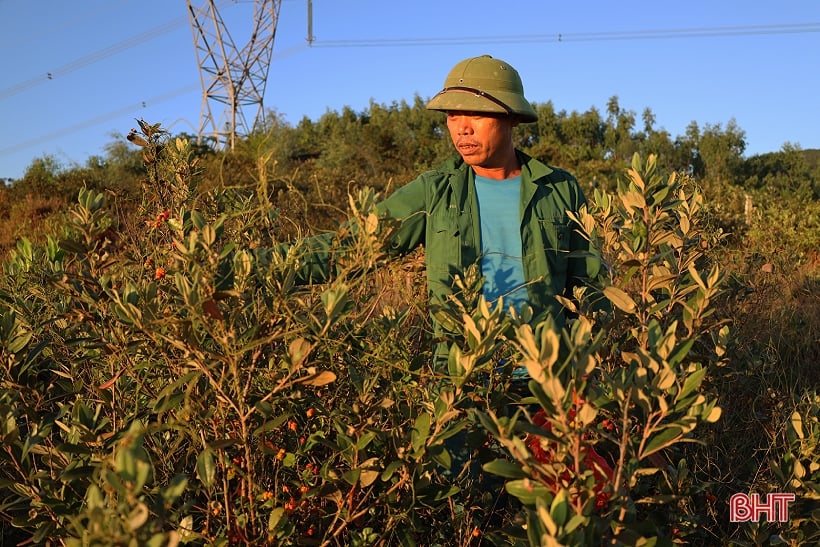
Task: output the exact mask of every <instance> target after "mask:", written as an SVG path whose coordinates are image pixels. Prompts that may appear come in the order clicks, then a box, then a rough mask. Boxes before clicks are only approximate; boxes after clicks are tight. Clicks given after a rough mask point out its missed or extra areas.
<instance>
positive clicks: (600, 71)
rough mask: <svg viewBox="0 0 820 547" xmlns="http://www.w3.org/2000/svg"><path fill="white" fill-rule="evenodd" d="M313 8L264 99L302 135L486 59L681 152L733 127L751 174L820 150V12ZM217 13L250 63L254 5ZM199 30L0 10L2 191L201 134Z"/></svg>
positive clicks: (544, 1) (282, 50)
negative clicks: (627, 118) (162, 140)
mask: <svg viewBox="0 0 820 547" xmlns="http://www.w3.org/2000/svg"><path fill="white" fill-rule="evenodd" d="M191 4H192V5H193V6H194V7H196V8H201V7H203V6H205V5H206V2H205V0H191ZM308 4H309V2H308V0H281V5H280V11H279V17H278V21H277V27H276V35H275V40H274V47H273V56H272V59H271V62H270V66H269V73H268V79H267V84H266V87H265V94H264V108H265V109H266V110H271V111H274V112H276V114H277V115H278V116H280V117H281V118H282V119H284V120H285V121H286V122H288V123H290V124H292V125H295V124H297V123H298V122H299V121H300V120H301V119H302V118H304V117H308V118H310V119H312V120H318V119H319V118H320V117H321V116H322V115H323V114H325V113H326V112H329V111H336V112H339V111H341V110H342V109H343V108H345V107H350V108H352V109H353V110H354V111H356V112H362V111H364V110H366V109H367V108H368V107H369V105H370V104H371V102H375V103H377V104H384V105H390V104H393V103H400V102H401V101H407V102H410V103H411V102H412V101H413V100H414V98H415V97H416V96H419V97H422V98H424V99H427V98H429V97H431V96H433V95H434V94H435V93H436V92H437V91H438V90H439V89H440V88H441V86H442V84H443V82H444V78H445V76H446V75H447V72H449V70H450V69H451V68H452V67H453V65H455V64H456V63H457V62H459V61H460V60H462V59H465V58H467V57H473V56H477V55H482V54H489V55H492V56H493V57H496V58H500V59H503V60H505V61H507V62H508V63H510V64H512V65H513V66H514V67H515V68H516V69H517V70H518V72H519V73H520V75H521V77H522V80H523V82H524V90H525V95H526V97H527V99H528V100H530V101H531V102H536V103H546V102H548V101H551V102H552V104H553V106H554V108H555V110H556V111H557V112H561V111H564V112H567V113H572V112H579V113H583V112H587V111H589V110H590V109H593V108H594V109H597V110H598V111H599V112H601V113H602V114H605V113H606V109H607V103H608V102H609V100H610V99H611V98H612V97H617V99H618V103H619V105H620V107H621V108H622V109H624V110H627V111H632V112H634V113H635V116H636V122H637V126H638V127H639V128H640V127H642V125H643V123H642V121H641V120H642V118H641V116H642V113H643V112H644V110H646V109H649V110H651V111H652V113H653V114H654V116H655V126H654V127H655V129H658V130H665V131H667V132H668V133H669V134H670V136H671V137H672V138H674V137H676V136H679V135H684V134H685V133H686V128H687V127H688V126H689V125H690V124H691V123H692V122H696V123H697V124H698V125H699V127H700V128H701V129H703V128H704V127H705V126H707V125H710V126H719V127H720V128H723V129H725V128H726V127H727V125H728V124H730V123H734V124H735V125H736V126H737V127H738V128H739V129H740V130H742V131H743V132H744V133H745V136H746V151H745V155H746V156H747V157H748V156H751V155H754V154H763V153H767V152H774V151H778V150H781V149H782V147H783V146H784V145H790V146H797V147H800V148H802V149H813V148H820V130H818V128H820V106H818V101H819V100H820V99H818V98H819V97H820V66H819V65H820V1H818V0H780V1H778V2H771V1H768V0H688V1H686V2H672V1H658V0H643V1H639V0H619V1H617V2H616V1H612V0H587V1H584V0H574V1H572V2H568V1H566V0H562V1H560V2H559V1H554V0H506V1H498V0H495V1H489V0H470V1H462V0H410V1H404V2H398V1H395V2H390V1H387V0H312V10H311V11H312V18H311V20H310V24H309V18H308ZM216 5H217V8H218V11H219V14H220V16H221V17H222V19H223V21H224V23H225V27H226V28H227V30H228V32H229V33H230V36H231V39H232V40H233V42H234V44H235V46H236V47H237V48H238V49H242V48H243V47H244V46H245V45H246V43H247V42H248V41H249V39H250V29H251V25H252V23H253V1H252V0H221V1H218V2H216ZM188 14H189V10H188V7H187V3H186V1H184V0H0V52H2V58H3V65H4V67H3V70H2V72H0V120H2V122H0V180H2V179H19V178H21V177H22V176H23V175H24V173H25V171H26V169H27V168H28V167H29V166H30V165H31V164H32V162H33V161H34V160H35V159H37V158H50V159H51V160H53V161H55V162H56V163H57V165H59V166H60V168H64V169H70V168H73V167H77V166H83V165H85V164H86V163H87V162H88V160H89V158H92V157H94V156H104V155H105V151H106V146H108V145H110V144H111V143H114V142H117V141H118V140H121V139H123V138H124V136H125V135H126V134H127V133H128V132H129V130H130V129H131V128H133V127H136V125H137V124H136V121H135V120H137V119H142V120H145V121H146V122H149V123H152V124H153V123H160V124H161V125H162V127H164V128H165V129H167V130H168V131H169V132H171V133H172V134H176V133H181V132H185V133H189V134H197V133H198V132H199V128H200V126H201V116H202V106H203V100H202V96H203V91H202V84H201V80H200V68H199V63H198V61H197V56H196V52H195V48H194V32H193V29H192V26H191V22H190V18H189V15H188ZM309 28H311V29H312V40H308V29H309ZM212 108H214V107H213V103H212ZM220 108H224V107H220ZM244 110H245V112H246V115H247V113H250V114H249V115H250V116H251V117H252V116H253V115H254V114H255V110H253V109H252V107H245V109H244ZM214 112H215V113H214V116H216V117H220V116H221V114H222V112H221V111H218V110H215V111H214Z"/></svg>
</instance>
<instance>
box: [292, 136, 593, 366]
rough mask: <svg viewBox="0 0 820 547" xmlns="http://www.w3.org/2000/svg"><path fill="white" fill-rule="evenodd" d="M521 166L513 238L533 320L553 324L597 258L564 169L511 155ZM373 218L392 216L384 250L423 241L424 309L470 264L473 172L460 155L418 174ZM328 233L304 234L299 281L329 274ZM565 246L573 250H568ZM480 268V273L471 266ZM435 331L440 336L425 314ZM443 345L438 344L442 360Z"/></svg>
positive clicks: (580, 198)
mask: <svg viewBox="0 0 820 547" xmlns="http://www.w3.org/2000/svg"><path fill="white" fill-rule="evenodd" d="M517 153H518V158H519V161H520V163H521V199H520V216H521V242H522V251H523V257H522V259H523V266H524V276H525V278H526V280H527V281H528V286H527V289H528V293H529V303H530V306H532V308H533V310H534V312H535V317H536V318H537V319H541V318H543V317H545V316H546V315H548V314H549V315H552V316H553V318H554V319H555V320H556V322H557V324H558V325H559V326H560V325H561V324H563V319H564V315H563V311H562V307H561V305H560V304H559V302H558V301H557V300H556V299H555V298H554V296H555V295H564V296H571V291H572V287H573V286H575V285H579V284H582V283H584V282H585V280H588V279H594V278H596V277H597V276H598V274H599V270H600V260H599V259H598V258H597V256H596V255H595V254H594V253H590V252H589V251H590V249H589V242H588V241H587V240H586V239H584V238H583V237H582V236H581V235H580V234H579V233H578V232H577V231H576V230H574V229H573V223H572V221H570V219H569V217H568V215H567V211H578V210H579V208H580V207H581V205H583V204H584V203H585V202H586V199H585V197H584V195H583V192H582V191H581V188H580V187H579V185H578V182H577V181H576V179H575V178H574V177H573V176H572V175H570V174H569V173H568V172H566V171H564V170H561V169H557V168H554V167H549V166H547V165H545V164H543V163H541V162H540V161H538V160H536V159H534V158H531V157H529V156H527V155H526V154H524V153H522V152H520V151H519V152H517ZM378 212H379V215H380V216H382V217H389V218H392V219H396V220H398V221H399V226H398V229H397V230H396V232H395V234H394V235H393V236H392V238H391V239H390V240H389V241H388V242H387V244H388V249H387V251H388V252H389V253H390V254H391V255H403V254H406V253H409V252H411V251H412V250H413V249H415V248H416V247H417V246H418V245H424V246H425V251H426V253H425V255H426V270H427V287H428V293H429V295H428V296H429V299H430V305H431V309H434V308H435V306H436V305H437V304H440V303H443V302H444V301H445V300H446V299H447V296H448V295H449V294H452V292H453V289H452V287H453V279H454V276H455V275H456V274H459V273H461V272H463V271H464V270H465V269H466V268H467V267H468V266H470V265H472V264H475V263H477V261H478V259H479V254H480V249H481V227H480V226H481V225H480V222H479V216H478V203H477V201H476V193H475V175H474V173H473V170H472V169H471V168H470V166H469V165H467V164H466V163H464V161H463V160H462V159H461V158H460V157H454V158H452V159H450V160H448V161H447V162H445V163H444V164H442V165H441V166H439V167H437V168H436V169H433V170H430V171H427V172H425V173H423V174H421V175H419V176H418V177H417V178H416V179H414V180H413V181H411V182H409V183H408V184H406V185H404V186H402V187H401V188H399V189H398V190H396V191H395V192H394V193H393V194H392V195H390V197H388V198H387V199H385V200H384V201H382V202H381V203H380V204H379V205H378ZM332 239H333V234H323V235H322V236H318V237H316V238H311V241H310V242H309V244H307V245H305V247H304V248H303V250H304V251H305V252H306V253H307V254H306V255H303V256H302V264H303V267H302V268H301V270H302V271H301V273H302V277H303V279H302V281H303V282H307V283H310V282H324V281H326V280H327V279H328V278H329V276H330V271H329V270H330V269H331V268H332V266H331V263H332V262H333V261H332V260H331V255H330V253H331V250H330V249H331V248H333V247H334V246H333V245H332ZM572 251H576V252H574V253H572V254H570V253H571V252H572ZM479 271H480V270H479ZM433 326H434V330H435V334H436V335H437V336H438V335H441V334H442V333H443V329H442V326H441V325H439V324H438V323H437V322H436V321H435V318H433ZM442 352H444V354H445V355H446V349H445V348H444V347H442V345H441V344H439V345H438V347H437V351H436V354H437V355H438V356H439V357H442V355H441V354H442Z"/></svg>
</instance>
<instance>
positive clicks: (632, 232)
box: [0, 123, 817, 546]
mask: <svg viewBox="0 0 820 547" xmlns="http://www.w3.org/2000/svg"><path fill="white" fill-rule="evenodd" d="M137 136H138V137H139V139H134V142H138V143H139V144H140V145H141V146H142V152H143V158H144V161H145V163H146V168H147V171H146V172H147V174H148V179H147V180H146V181H145V184H144V193H143V201H142V203H141V205H140V207H139V208H138V214H137V215H135V216H133V217H131V216H125V217H121V216H120V215H118V214H115V213H116V211H117V210H118V209H117V204H116V203H115V204H110V203H108V202H107V199H108V195H107V194H105V193H101V192H98V191H96V190H92V189H87V188H86V189H83V190H82V191H80V192H79V196H78V202H77V204H76V205H75V206H74V207H73V208H71V209H70V211H69V212H68V216H67V218H68V221H67V222H66V223H65V225H63V226H61V228H60V230H59V234H53V235H52V236H50V237H48V238H47V239H46V241H45V242H44V243H43V244H42V245H37V244H33V243H31V242H29V241H27V240H21V241H20V242H19V243H18V244H17V246H16V248H15V249H14V250H13V251H12V252H11V253H10V255H9V257H8V259H7V260H6V261H5V263H4V265H3V268H4V275H3V277H2V282H1V283H0V307H2V320H0V340H2V345H1V346H0V364H2V372H0V374H1V376H0V447H1V448H2V450H0V461H2V463H3V465H2V466H1V467H0V477H2V479H0V480H2V487H0V519H2V522H3V523H4V526H5V527H6V528H5V529H4V537H9V538H12V537H13V538H14V539H17V540H20V541H26V540H32V541H34V542H45V541H51V542H52V543H62V544H67V545H103V544H122V545H125V544H129V545H166V544H167V545H176V544H185V543H193V544H208V545H226V544H253V545H260V544H271V545H297V544H298V545H309V544H316V545H361V546H364V545H396V544H399V545H417V544H422V545H454V544H455V545H469V544H475V543H477V542H479V541H482V540H484V541H487V542H490V543H495V544H527V543H529V544H532V545H550V544H597V543H600V542H602V541H609V542H611V543H613V544H641V543H644V544H652V543H655V544H669V543H670V542H672V541H682V540H684V539H689V540H693V542H695V541H697V540H700V541H701V542H704V536H703V535H702V532H699V530H698V529H696V525H697V524H700V522H699V519H700V520H701V521H702V520H703V517H702V516H701V515H699V514H698V509H699V508H700V505H699V502H700V500H701V498H702V497H703V496H704V495H711V496H714V494H712V493H711V490H710V489H711V486H710V485H709V484H708V483H707V482H706V481H703V480H701V477H702V474H701V473H698V472H697V471H698V469H697V467H698V462H696V461H693V459H692V458H693V456H696V455H697V454H698V453H697V452H696V451H692V450H690V449H688V448H687V447H686V444H688V443H689V442H690V441H695V442H698V441H701V440H702V437H701V436H703V438H705V437H706V436H707V435H709V434H712V433H711V431H713V430H710V429H709V428H710V427H712V428H714V427H716V426H717V425H718V424H719V423H720V422H718V424H713V425H711V426H710V425H709V424H712V423H713V422H715V420H717V419H718V417H719V416H720V415H721V410H720V408H719V407H718V406H717V394H716V393H717V390H716V389H715V387H714V383H715V382H717V381H719V379H720V377H719V375H718V373H717V372H716V370H717V371H720V370H724V369H726V368H728V366H729V364H730V362H729V356H730V355H733V353H731V352H732V351H735V349H734V348H730V347H729V346H730V342H731V341H732V340H731V338H730V334H729V331H728V329H727V328H726V325H724V324H723V323H724V322H725V321H724V318H723V317H722V316H719V315H718V314H716V313H715V311H716V306H715V304H716V302H717V301H718V299H719V298H721V294H720V291H721V287H722V281H723V274H722V273H721V269H720V268H719V267H718V264H717V261H716V260H715V256H714V255H713V254H712V253H713V249H715V248H717V244H718V243H719V242H720V241H721V235H720V233H719V232H717V231H712V230H711V224H710V223H709V222H708V220H709V219H708V218H707V213H708V211H707V210H706V209H705V208H704V203H703V201H704V200H703V197H702V196H701V194H700V192H699V191H698V189H697V188H696V187H695V186H694V184H693V183H692V181H691V179H689V178H688V177H681V176H678V175H670V176H669V177H666V178H664V177H662V176H661V175H659V174H658V173H656V168H655V161H654V158H651V157H650V158H649V159H648V161H647V163H646V165H642V164H641V162H640V160H638V159H637V157H636V159H635V160H634V161H633V166H632V167H633V168H632V169H631V170H630V171H629V173H628V180H627V181H625V182H622V183H620V185H619V187H618V188H617V190H616V192H614V193H613V194H606V193H604V192H600V191H599V192H596V193H595V194H594V195H593V196H592V199H591V200H590V207H589V210H588V211H583V212H582V213H581V214H580V215H579V216H578V218H577V222H578V225H579V229H582V230H583V232H584V233H586V234H587V236H588V237H589V238H591V239H592V240H593V241H594V242H595V243H596V245H597V246H598V248H600V249H601V250H602V252H603V256H604V259H605V262H606V263H607V265H608V267H609V272H610V275H609V279H608V280H607V283H606V284H605V286H604V287H585V288H583V289H579V290H578V293H577V295H576V296H577V299H576V300H577V302H575V301H573V302H570V301H566V302H565V304H566V305H567V306H568V307H569V308H571V311H572V312H573V314H574V315H575V316H576V319H574V320H573V321H571V323H570V325H569V326H568V327H567V329H565V330H563V331H560V332H559V331H556V330H555V329H554V328H553V326H552V324H551V323H549V322H545V323H543V324H539V325H530V324H529V321H528V319H529V318H528V317H527V312H526V311H525V312H522V314H521V315H520V316H518V315H515V314H513V315H512V316H508V315H506V314H504V313H502V309H503V304H501V303H499V304H497V305H496V306H494V307H490V306H489V305H488V304H487V303H486V302H485V301H484V300H483V297H482V296H481V293H480V287H479V278H478V276H477V273H476V271H475V270H474V269H472V270H469V271H467V272H464V275H463V277H461V278H459V280H458V282H459V283H460V284H461V288H462V289H463V290H462V291H460V292H459V295H460V296H459V298H454V299H453V300H452V301H451V302H449V304H448V305H447V306H446V307H444V309H441V310H436V313H437V314H439V316H440V318H441V319H442V320H444V321H448V322H449V323H450V324H451V325H452V326H453V328H454V329H455V331H456V332H460V333H461V336H459V337H457V338H456V339H454V340H453V344H452V349H451V353H450V359H449V363H448V370H447V371H437V370H434V369H433V368H432V367H431V352H430V350H429V342H430V340H429V323H428V319H427V310H426V308H425V305H424V304H423V302H424V301H425V300H426V299H425V298H424V297H423V294H424V291H425V287H424V282H423V276H422V275H421V261H420V258H421V256H420V255H419V254H416V255H412V256H410V257H408V258H407V259H405V260H402V261H399V262H392V263H386V262H385V261H384V256H383V253H382V249H381V241H382V240H383V238H384V237H385V236H386V234H388V233H389V232H390V230H391V226H390V223H389V222H385V221H380V220H379V219H378V218H376V216H375V215H374V214H373V210H374V209H373V206H374V203H375V201H376V195H375V194H374V192H373V191H371V190H368V189H362V190H361V191H357V192H354V193H352V194H351V196H350V200H349V203H348V211H349V216H350V217H351V222H350V224H349V225H345V226H343V227H342V228H340V230H342V231H343V232H344V233H343V234H342V235H343V236H344V237H342V238H339V240H340V241H343V242H344V249H340V250H343V251H344V252H343V253H341V254H340V256H341V259H340V260H339V261H338V263H337V264H336V270H337V274H336V275H335V276H334V278H333V279H331V280H329V282H328V283H326V284H324V285H317V286H307V287H302V286H299V285H297V283H296V279H297V271H298V267H299V263H300V260H301V258H302V256H301V253H302V252H303V248H302V246H301V245H300V244H299V243H298V242H296V243H295V244H294V245H292V246H291V247H290V250H289V251H288V252H287V253H279V252H273V251H272V249H274V248H276V247H277V246H278V244H280V243H283V242H285V238H284V237H283V234H285V233H289V232H287V231H286V230H285V229H284V228H283V227H284V226H285V225H287V224H288V222H289V221H288V219H287V218H286V217H285V216H283V215H281V214H280V213H281V211H278V210H276V209H274V208H273V207H271V201H273V200H271V195H270V192H269V191H268V190H269V186H268V183H269V182H270V181H269V179H268V178H267V176H266V175H265V170H264V169H262V170H258V171H257V172H256V173H257V176H258V178H257V179H256V180H255V186H254V185H252V184H251V183H249V182H248V181H244V182H243V183H242V184H241V185H237V186H236V187H230V186H227V185H223V186H217V187H211V188H207V189H204V188H202V187H200V186H199V185H198V183H199V182H200V181H201V177H202V176H203V173H202V172H201V163H200V158H201V155H200V154H199V153H198V152H197V151H196V149H195V148H194V147H193V146H192V145H191V144H190V143H188V142H187V141H185V140H183V139H170V138H169V137H168V135H167V134H166V133H165V132H164V131H163V130H162V129H161V128H159V127H158V126H153V125H149V124H145V123H140V131H139V134H138V135H137ZM206 186H207V185H206ZM112 211H113V212H112ZM365 269H369V270H370V271H371V273H370V274H368V275H362V271H363V270H365ZM601 294H603V295H604V296H605V297H606V298H607V299H608V300H609V301H610V302H611V303H612V305H613V306H612V310H611V311H607V310H601V309H599V307H598V306H595V305H593V304H594V302H595V301H596V299H597V298H598V297H600V295H601ZM716 366H717V367H720V368H718V369H716V368H715V367H716ZM522 367H523V368H525V369H526V370H527V371H528V372H529V375H530V377H531V380H530V382H529V383H528V385H527V386H526V388H525V389H524V390H523V391H522V390H520V389H518V386H517V385H516V384H515V382H514V374H513V372H514V371H515V370H516V369H519V368H522ZM715 377H717V379H715ZM722 396H723V395H722ZM816 409H817V401H816V399H811V398H806V399H803V400H801V403H800V405H799V406H796V407H795V408H794V411H793V412H789V413H788V414H789V416H790V422H789V423H790V424H791V425H790V426H789V427H790V429H788V430H784V431H787V432H786V433H784V436H783V440H782V441H781V442H782V443H785V444H787V445H788V450H787V451H784V452H782V453H781V454H778V457H779V458H780V459H779V460H777V459H775V462H776V464H775V465H773V466H772V467H771V469H772V475H771V476H772V477H773V480H774V479H776V480H779V481H780V482H781V484H780V485H779V487H785V486H786V485H787V484H788V485H797V486H799V488H801V489H802V491H805V492H807V496H808V493H809V492H811V491H812V489H814V491H816V486H815V485H816V479H817V477H816V474H817V462H816V461H814V460H815V459H816V458H814V454H816V450H815V448H816V442H817V436H816V435H815V433H816V431H815V430H816V429H817V428H816ZM795 416H798V417H799V418H800V419H799V420H798V418H797V417H795ZM812 424H814V425H812ZM706 448H708V447H704V450H705V449H706ZM593 455H594V456H593ZM479 464H483V466H482V465H479ZM462 466H463V467H462ZM794 481H798V482H799V484H798V483H795V482H794ZM505 493H506V494H508V496H506V497H505V496H504V494H505ZM807 499H808V498H807ZM660 508H663V509H662V510H661V509H660ZM811 510H813V509H812V508H811V506H809V505H808V504H806V505H805V506H800V507H795V514H799V519H800V520H798V521H796V524H795V530H794V534H795V535H794V537H801V538H809V537H812V536H811V534H812V533H813V532H812V529H811V528H810V527H811V526H812V516H811ZM707 524H710V523H707ZM711 524H713V523H711ZM730 533H731V532H729V531H720V533H719V534H716V535H719V536H720V537H722V538H723V537H728V535H729V534H730ZM750 533H751V532H750ZM798 534H799V535H798ZM784 536H787V534H784ZM707 542H708V541H707Z"/></svg>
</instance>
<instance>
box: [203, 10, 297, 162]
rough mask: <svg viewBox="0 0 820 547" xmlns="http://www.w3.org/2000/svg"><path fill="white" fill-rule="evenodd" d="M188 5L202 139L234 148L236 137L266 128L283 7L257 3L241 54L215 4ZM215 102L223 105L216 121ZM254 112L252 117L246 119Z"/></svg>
mask: <svg viewBox="0 0 820 547" xmlns="http://www.w3.org/2000/svg"><path fill="white" fill-rule="evenodd" d="M187 1H188V12H189V14H190V19H191V28H192V30H193V34H194V48H195V49H196V55H197V61H198V62H199V74H200V79H201V80H202V114H201V116H200V124H199V138H200V139H202V137H203V136H205V135H209V134H210V135H212V136H213V138H214V140H215V141H216V143H217V145H218V146H223V147H226V148H228V147H229V148H230V149H233V147H234V144H235V142H236V138H237V137H241V136H246V135H248V134H249V133H250V132H251V131H252V130H253V129H254V128H257V127H259V126H260V125H261V124H264V123H265V109H264V106H263V98H264V96H265V84H266V83H267V79H268V71H269V69H270V62H271V56H272V54H273V39H274V36H275V34H276V24H277V23H278V21H279V7H280V5H281V3H282V2H281V0H254V6H253V27H252V31H251V36H250V40H249V41H248V43H247V44H246V45H245V46H244V47H243V48H242V49H241V50H240V49H238V48H237V47H236V44H234V41H233V39H232V38H231V35H230V33H229V32H228V29H227V27H226V26H225V23H224V21H223V20H222V17H221V16H220V15H219V11H218V10H217V7H216V5H215V2H214V0H208V1H207V2H203V3H202V6H201V7H198V8H197V7H194V6H193V5H192V3H191V0H187ZM215 103H219V104H220V105H222V106H221V113H217V114H218V116H215V115H214V114H215V110H216V109H217V108H218V106H217V104H215ZM254 108H255V109H256V111H255V113H254V114H253V116H248V114H249V110H252V109H254ZM249 119H250V120H252V125H250V126H249V125H248V120H249Z"/></svg>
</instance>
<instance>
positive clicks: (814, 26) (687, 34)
mask: <svg viewBox="0 0 820 547" xmlns="http://www.w3.org/2000/svg"><path fill="white" fill-rule="evenodd" d="M812 32H820V23H793V24H782V25H752V26H737V27H702V28H680V29H657V30H630V31H608V32H569V33H563V32H561V33H552V34H529V35H527V34H524V35H522V34H516V35H507V36H463V37H453V38H368V39H350V40H315V41H314V42H313V47H324V48H339V47H414V46H444V45H469V44H523V43H550V42H553V43H560V42H594V41H616V40H657V39H674V38H707V37H725V36H752V35H766V34H803V33H812Z"/></svg>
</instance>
